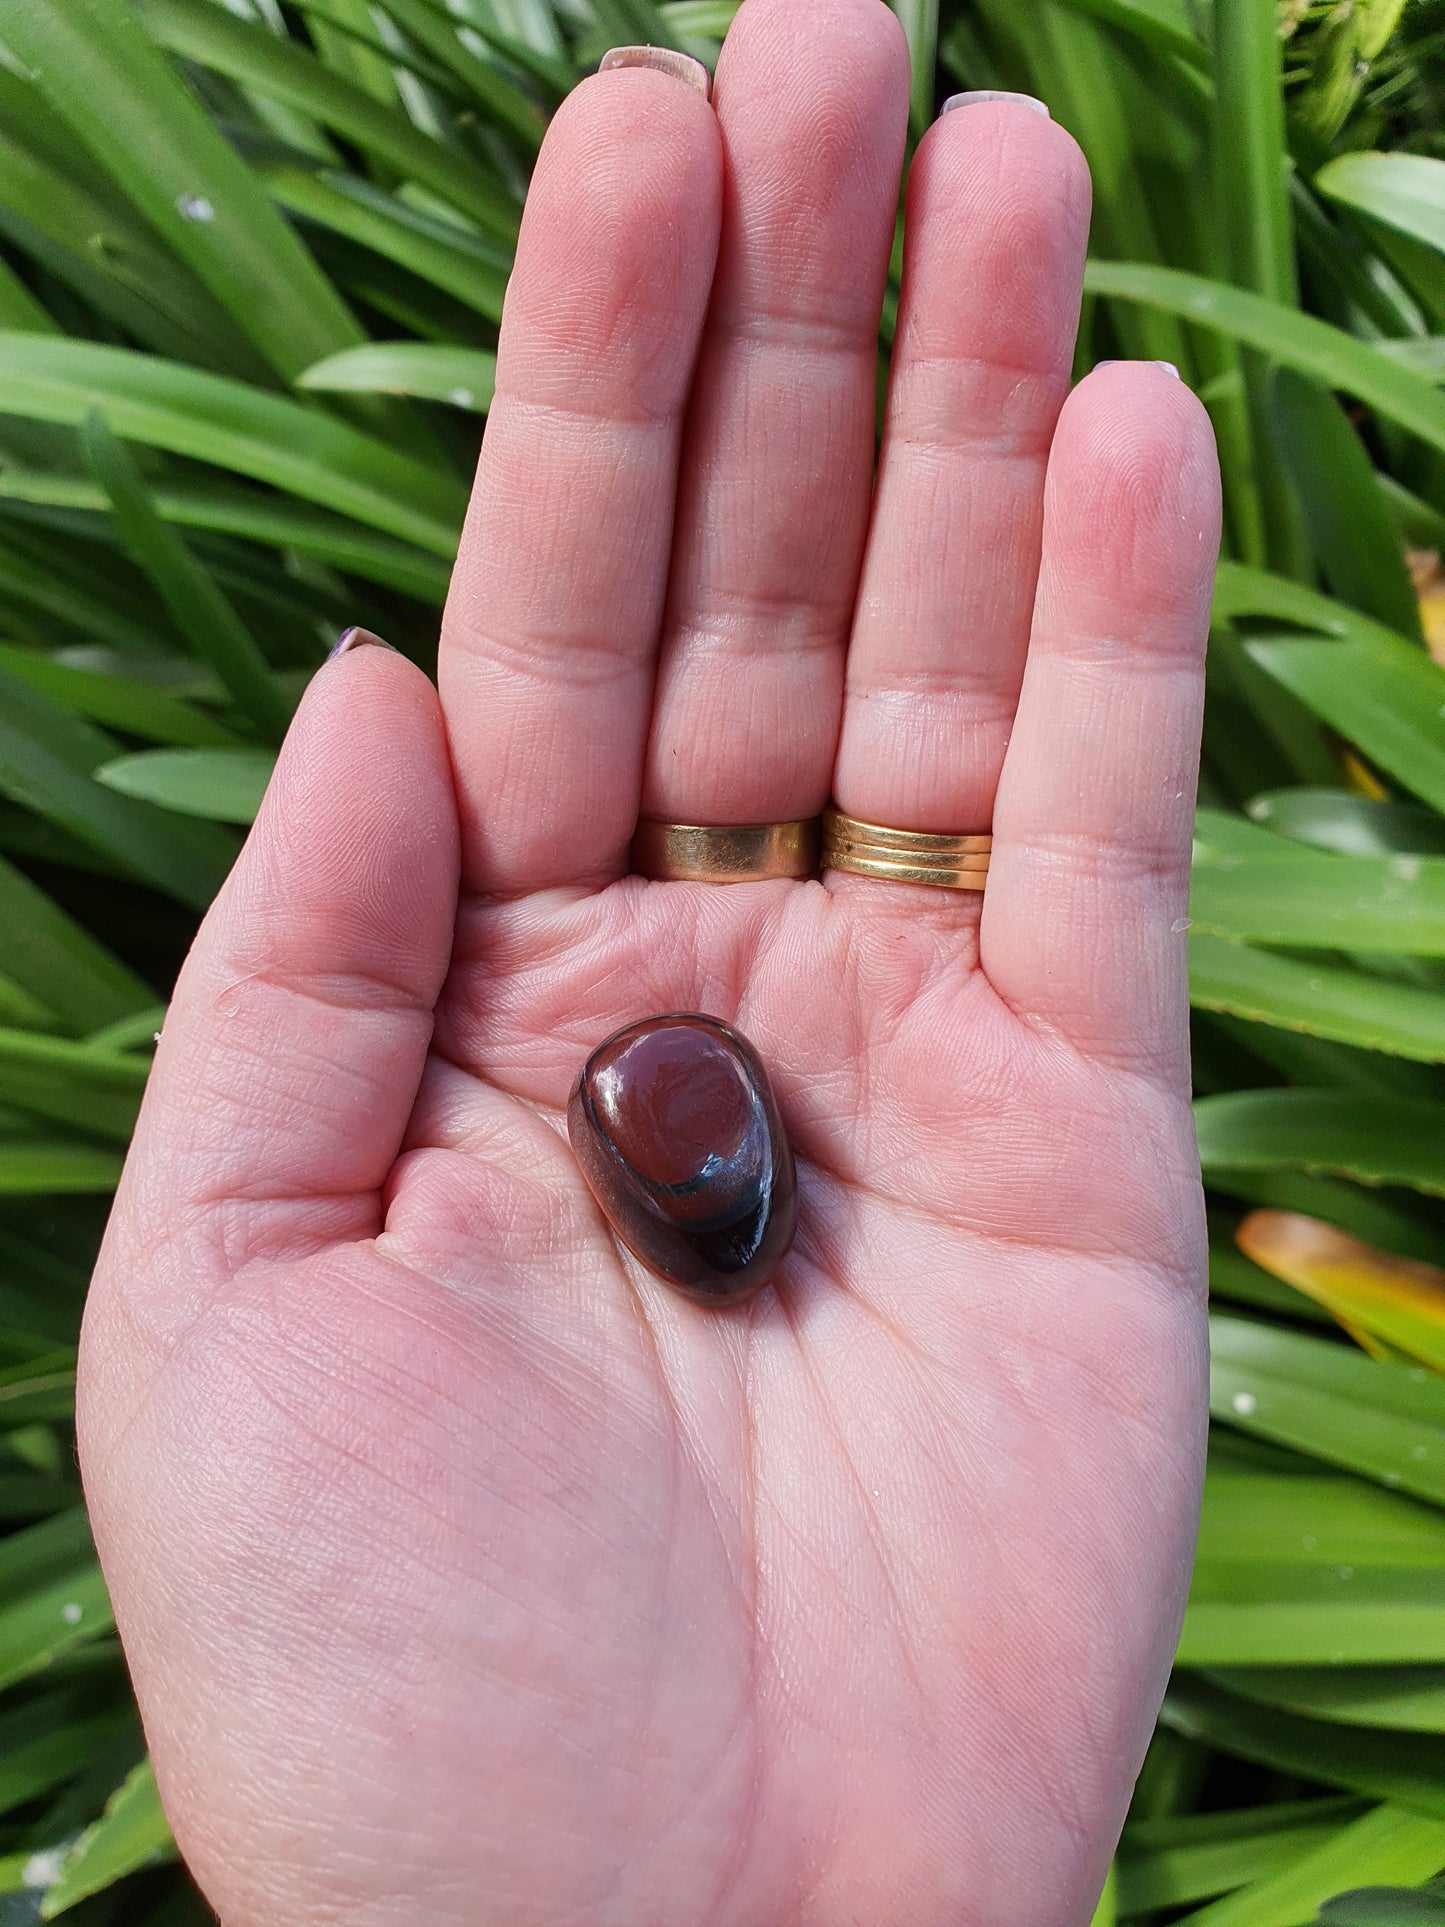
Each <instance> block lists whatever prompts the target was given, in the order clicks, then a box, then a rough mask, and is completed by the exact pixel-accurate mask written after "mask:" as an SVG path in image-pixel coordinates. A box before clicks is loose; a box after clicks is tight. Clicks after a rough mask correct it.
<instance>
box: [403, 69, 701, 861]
mask: <svg viewBox="0 0 1445 1927" xmlns="http://www.w3.org/2000/svg"><path fill="white" fill-rule="evenodd" d="M674 58H676V57H674ZM689 64H690V65H691V66H693V67H695V68H696V71H697V74H698V75H699V76H701V75H702V73H703V70H702V68H701V67H698V66H697V64H696V63H695V62H694V63H689ZM721 195H722V154H721V144H720V141H719V137H718V130H717V122H716V120H715V118H714V116H713V112H712V109H711V108H710V107H709V106H708V104H707V101H706V100H705V99H704V97H703V95H702V94H701V92H700V91H699V90H698V89H697V88H696V87H695V86H690V85H687V84H685V82H684V81H683V80H681V79H679V78H677V77H676V76H675V75H673V74H670V73H666V72H658V71H655V70H649V69H647V68H643V67H638V66H633V67H622V68H616V69H614V70H612V71H611V72H607V73H599V74H597V75H595V76H593V77H592V78H591V79H589V80H585V81H583V83H582V84H581V86H580V87H578V88H577V90H576V91H575V92H574V93H573V94H572V95H571V96H570V97H569V98H568V99H567V100H566V101H564V103H563V104H562V107H561V109H560V110H559V112H558V113H557V115H556V117H555V119H554V120H553V122H552V125H551V127H550V128H549V130H548V133H547V138H546V141H545V142H544V143H543V147H542V152H541V155H540V157H539V159H538V161H537V167H536V172H535V173H534V175H533V178H532V186H531V189H530V192H529V194H528V198H527V209H526V213H525V215H524V217H523V221H522V235H521V240H520V243H519V244H518V249H517V263H516V267H515V268H514V270H513V273H512V279H511V283H510V285H509V287H508V289H507V301H506V311H505V314H504V316H503V320H502V333H501V341H500V344H499V348H498V353H497V387H496V394H495V397H494V399H493V402H492V406H491V411H490V413H489V415H488V418H487V430H486V436H485V438H484V440H483V443H482V452H481V458H480V460H479V462H478V465H477V478H476V486H475V489H474V491H473V494H472V503H471V509H470V511H469V513H468V516H467V523H466V529H465V531H464V533H463V536H462V546H461V552H460V554H459V555H458V558H457V567H456V573H455V575H454V576H453V578H452V588H451V594H450V596H449V598H448V601H447V611H446V619H445V623H444V626H443V631H442V648H441V657H440V663H439V672H438V674H439V681H440V684H441V693H442V704H443V707H444V709H445V711H446V719H447V733H448V736H449V738H450V740H451V746H452V760H453V764H454V767H455V770H456V777H457V790H458V799H459V803H460V807H461V819H462V877H463V882H464V884H465V885H466V886H468V887H470V888H472V889H475V890H484V891H498V892H508V893H510V892H517V891H522V890H532V889H541V888H543V887H545V886H547V885H551V884H560V883H581V882H591V881H600V880H602V879H604V878H606V877H607V876H609V875H614V874H618V873H620V871H621V870H622V869H623V868H624V867H625V859H626V854H627V847H628V843H629V841H630V840H631V836H632V831H633V828H634V826H635V824H636V821H637V806H638V795H639V791H640V788H641V782H642V758H643V748H644V743H645V739H646V731H647V721H648V716H649V714H650V713H651V708H652V676H653V657H654V654H655V652H656V647H657V636H658V630H659V626H660V624H661V620H662V606H663V597H664V593H665V590H666V586H667V566H668V556H669V553H670V550H671V546H672V525H673V506H674V495H675V490H676V480H677V462H678V445H679V442H680V440H681V434H682V418H683V412H684V409H685V407H686V404H687V396H688V391H689V387H690V385H691V381H692V370H693V363H694V361H695V359H696V356H697V347H698V339H699V336H700V333H701V330H702V320H703V314H704V311H705V309H706V306H707V298H708V291H709V289H710V287H711V285H712V274H713V265H714V262H715V259H716V256H717V244H718V228H719V222H720V218H721V216H720V206H721Z"/></svg>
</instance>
